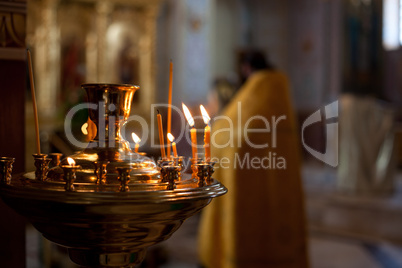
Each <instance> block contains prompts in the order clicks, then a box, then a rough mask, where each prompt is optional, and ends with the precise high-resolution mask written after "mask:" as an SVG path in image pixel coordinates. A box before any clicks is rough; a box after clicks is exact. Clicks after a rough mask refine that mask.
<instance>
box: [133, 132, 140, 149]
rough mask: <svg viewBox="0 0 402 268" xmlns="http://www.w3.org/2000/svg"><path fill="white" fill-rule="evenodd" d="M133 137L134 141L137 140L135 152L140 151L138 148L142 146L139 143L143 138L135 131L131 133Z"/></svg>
mask: <svg viewBox="0 0 402 268" xmlns="http://www.w3.org/2000/svg"><path fill="white" fill-rule="evenodd" d="M131 137H133V141H134V142H135V149H134V152H136V153H138V148H139V147H140V144H139V143H140V142H141V139H140V138H139V137H138V136H137V134H135V133H134V132H133V133H131Z"/></svg>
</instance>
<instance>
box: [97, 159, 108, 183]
mask: <svg viewBox="0 0 402 268" xmlns="http://www.w3.org/2000/svg"><path fill="white" fill-rule="evenodd" d="M107 164H109V161H101V160H100V161H95V162H94V165H95V175H96V184H106V174H107V169H106V167H107Z"/></svg>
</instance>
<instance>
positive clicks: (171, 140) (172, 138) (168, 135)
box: [167, 133, 174, 142]
mask: <svg viewBox="0 0 402 268" xmlns="http://www.w3.org/2000/svg"><path fill="white" fill-rule="evenodd" d="M167 137H168V139H169V140H170V142H173V141H174V136H173V135H172V134H170V133H168V134H167Z"/></svg>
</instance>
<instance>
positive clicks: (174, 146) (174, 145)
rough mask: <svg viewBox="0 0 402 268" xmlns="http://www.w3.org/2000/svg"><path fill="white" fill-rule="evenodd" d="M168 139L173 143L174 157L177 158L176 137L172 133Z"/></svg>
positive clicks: (168, 135)
mask: <svg viewBox="0 0 402 268" xmlns="http://www.w3.org/2000/svg"><path fill="white" fill-rule="evenodd" d="M167 137H168V140H169V141H170V142H171V143H172V149H173V156H174V157H177V149H176V143H175V142H174V137H173V135H172V134H170V133H168V134H167Z"/></svg>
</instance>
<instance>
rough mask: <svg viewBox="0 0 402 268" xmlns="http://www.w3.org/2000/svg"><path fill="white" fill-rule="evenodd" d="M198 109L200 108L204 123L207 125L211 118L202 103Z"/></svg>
mask: <svg viewBox="0 0 402 268" xmlns="http://www.w3.org/2000/svg"><path fill="white" fill-rule="evenodd" d="M200 109H201V114H202V119H204V123H205V124H206V125H208V123H209V121H210V120H211V117H209V114H208V112H207V110H205V108H204V106H203V105H200Z"/></svg>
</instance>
